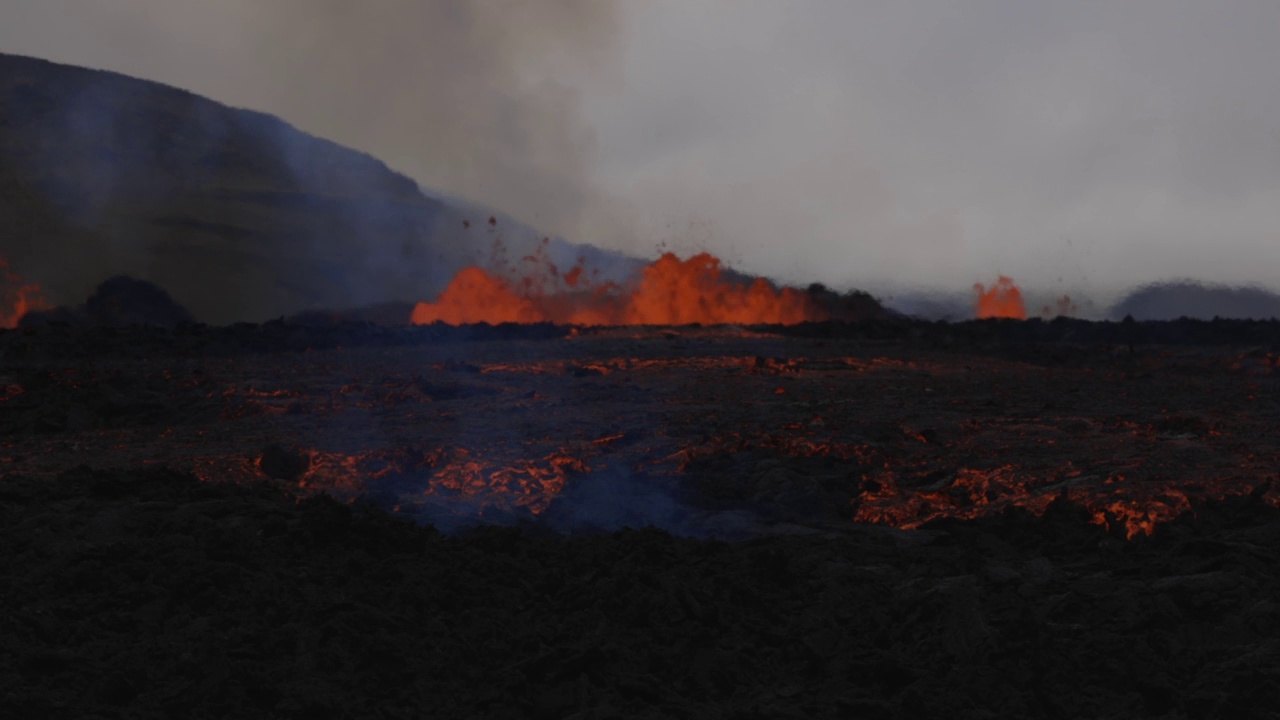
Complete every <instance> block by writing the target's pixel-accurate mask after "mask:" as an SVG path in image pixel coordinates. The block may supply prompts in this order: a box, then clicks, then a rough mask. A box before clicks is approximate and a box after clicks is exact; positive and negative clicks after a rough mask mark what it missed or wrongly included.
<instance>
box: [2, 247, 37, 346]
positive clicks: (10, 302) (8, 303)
mask: <svg viewBox="0 0 1280 720" xmlns="http://www.w3.org/2000/svg"><path fill="white" fill-rule="evenodd" d="M48 307H49V306H48V304H47V303H45V301H44V296H43V294H42V292H41V290H40V286H39V285H38V284H36V283H31V282H27V281H25V280H23V279H22V277H21V276H20V275H18V274H17V273H16V272H14V271H13V270H12V269H11V268H10V267H9V263H8V261H7V260H5V259H4V258H3V257H0V328H15V327H17V326H18V321H19V320H21V319H22V316H23V315H26V314H27V313H29V312H31V311H33V310H46V309H48Z"/></svg>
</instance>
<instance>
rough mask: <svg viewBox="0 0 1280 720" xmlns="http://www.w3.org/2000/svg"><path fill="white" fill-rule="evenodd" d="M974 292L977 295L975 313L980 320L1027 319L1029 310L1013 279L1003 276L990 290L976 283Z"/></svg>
mask: <svg viewBox="0 0 1280 720" xmlns="http://www.w3.org/2000/svg"><path fill="white" fill-rule="evenodd" d="M973 291H974V293H975V294H976V295H977V299H976V300H975V303H974V311H975V314H976V315H977V317H978V319H979V320H985V319H987V318H1013V319H1015V320H1026V319H1027V308H1026V305H1024V304H1023V302H1022V291H1021V290H1019V289H1018V286H1017V285H1016V284H1014V282H1013V278H1010V277H1005V276H1004V275H1001V276H1000V277H999V278H998V279H997V280H996V284H995V285H992V286H991V288H990V289H987V288H986V287H985V286H983V284H982V283H976V284H975V285H974V286H973Z"/></svg>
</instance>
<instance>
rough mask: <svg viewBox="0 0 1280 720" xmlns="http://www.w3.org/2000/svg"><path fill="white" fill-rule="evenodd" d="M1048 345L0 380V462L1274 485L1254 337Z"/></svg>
mask: <svg viewBox="0 0 1280 720" xmlns="http://www.w3.org/2000/svg"><path fill="white" fill-rule="evenodd" d="M1065 357H1066V359H1065V360H1063V361H1061V362H1056V363H1041V364H1032V363H1028V362H1022V361H1019V360H1015V359H1010V358H1008V357H1002V356H1000V355H999V354H992V353H977V352H970V353H962V352H954V353H944V352H938V351H931V350H920V349H912V348H908V347H905V346H903V345H902V344H901V343H897V344H895V343H879V344H877V343H873V342H868V341H853V340H847V341H846V340H829V341H817V340H811V339H809V340H806V339H795V338H781V337H771V336H767V335H761V334H753V333H745V332H738V331H734V330H728V331H725V332H715V331H707V330H700V331H697V332H685V331H674V330H672V331H661V332H658V331H653V332H650V333H642V334H635V333H629V332H600V333H595V334H584V335H580V336H576V337H570V338H565V339H560V340H553V341H495V342H474V343H444V344H439V345H436V346H432V347H422V346H418V347H399V348H383V349H346V350H323V351H312V352H306V353H280V354H261V355H249V356H242V357H237V358H216V359H215V358H189V357H188V358H181V357H179V358H156V359H154V360H145V361H130V360H126V359H111V358H104V359H87V360H82V361H67V362H64V363H62V364H61V365H59V366H57V367H47V366H46V367H39V368H36V367H26V368H23V367H17V366H15V367H13V368H11V369H10V371H9V372H7V374H5V375H4V376H3V377H0V430H3V435H2V436H0V437H2V440H0V469H3V470H4V471H5V472H22V473H24V474H28V475H42V476H46V477H53V476H54V475H56V474H57V473H59V472H61V471H63V470H65V469H67V468H69V467H73V466H76V465H81V464H87V465H91V466H100V467H120V466H131V465H145V464H162V465H168V466H171V467H176V468H180V469H188V470H191V471H193V472H195V473H196V474H198V475H199V476H200V477H202V478H206V479H209V480H225V479H232V480H248V479H255V478H262V477H263V472H264V467H263V464H262V462H261V461H260V457H261V455H262V450H263V448H264V447H266V446H269V445H272V444H276V443H285V444H288V445H289V446H292V447H295V448H297V450H296V453H297V454H298V456H299V457H300V458H301V459H302V462H301V463H300V466H299V468H300V469H299V470H298V471H297V472H296V473H293V474H291V475H288V476H287V477H288V482H290V483H291V484H293V485H294V486H296V487H297V488H298V489H299V490H300V491H302V492H303V493H304V494H305V493H310V492H318V491H324V492H328V493H331V494H334V495H336V496H338V497H340V498H344V499H347V500H353V499H355V498H358V497H366V498H371V499H375V500H376V501H377V502H379V503H380V504H383V505H386V506H388V507H392V508H395V509H397V510H398V511H399V512H403V513H407V514H410V515H413V516H415V517H419V518H421V519H424V520H432V521H434V519H438V518H440V517H442V514H443V515H451V516H454V517H459V518H471V519H474V520H477V521H495V522H505V521H509V520H511V519H512V518H513V517H514V518H524V519H526V520H530V521H533V520H535V519H536V518H537V517H538V516H539V515H542V514H544V513H547V512H548V511H549V510H550V509H551V508H553V507H554V506H555V503H556V501H557V499H558V498H564V497H566V496H568V495H572V493H571V492H569V490H571V489H572V488H575V487H588V486H591V487H596V488H600V489H602V490H603V491H605V492H607V491H608V488H609V485H608V483H613V482H616V481H617V479H618V478H620V477H621V478H640V479H642V480H643V482H644V483H646V484H647V486H650V487H652V488H655V491H657V492H661V493H664V494H665V495H666V496H669V497H671V498H674V499H675V500H676V501H678V502H679V503H681V505H682V507H686V508H689V509H690V511H691V512H696V513H717V512H724V511H739V510H746V511H749V512H750V513H752V514H753V515H754V516H756V517H759V518H762V519H763V520H764V521H766V522H769V523H785V524H790V525H803V526H809V527H828V528H829V527H831V526H832V525H833V524H838V523H841V522H851V521H852V522H871V523H883V524H889V525H894V526H897V527H901V528H916V527H920V526H921V525H924V524H926V523H928V522H930V521H933V520H938V519H943V518H972V517H978V516H982V515H986V514H990V513H997V512H1002V511H1004V510H1005V509H1007V508H1011V507H1022V508H1026V509H1028V510H1030V511H1032V512H1035V513H1039V512H1043V511H1044V510H1045V508H1047V507H1048V506H1049V504H1050V503H1051V502H1053V501H1054V500H1055V499H1058V498H1065V499H1067V500H1070V501H1072V502H1074V503H1076V504H1079V505H1082V506H1083V507H1085V508H1086V509H1087V510H1088V512H1089V513H1090V514H1091V516H1092V518H1093V521H1094V522H1096V523H1098V524H1103V525H1106V526H1108V527H1109V528H1111V529H1112V530H1114V531H1115V532H1116V533H1117V534H1118V535H1121V536H1126V537H1134V536H1137V535H1141V534H1149V533H1150V532H1151V531H1152V530H1153V529H1154V528H1155V526H1156V525H1157V524H1158V523H1160V522H1162V521H1166V520H1170V519H1172V518H1174V517H1176V516H1177V515H1179V514H1180V513H1182V512H1185V511H1187V510H1189V509H1191V508H1192V506H1193V501H1195V500H1197V499H1207V498H1220V497H1225V496H1229V495H1243V494H1249V493H1254V494H1256V495H1258V496H1259V497H1262V498H1263V499H1264V500H1266V501H1267V502H1270V503H1272V504H1276V503H1277V502H1278V501H1280V493H1278V491H1277V490H1276V489H1275V485H1274V480H1275V479H1276V468H1277V467H1280V464H1278V461H1280V457H1278V452H1277V445H1276V443H1275V442H1274V440H1273V439H1272V437H1273V433H1272V429H1273V428H1274V427H1275V423H1276V420H1277V418H1276V414H1277V406H1276V404H1275V402H1274V401H1273V400H1271V399H1269V396H1268V394H1267V391H1268V390H1269V389H1270V388H1271V384H1272V383H1274V380H1275V378H1276V377H1277V373H1278V372H1280V362H1278V361H1277V360H1276V358H1275V357H1273V355H1272V354H1265V355H1260V354H1258V353H1245V354H1239V353H1228V352H1225V351H1222V350H1214V349H1204V348H1190V349H1187V348H1183V349H1167V350H1159V351H1157V350H1150V351H1149V352H1148V353H1147V354H1146V355H1144V356H1143V357H1142V358H1139V359H1137V360H1135V359H1132V358H1130V357H1128V356H1127V355H1124V354H1117V353H1111V352H1110V351H1108V350H1105V349H1101V348H1077V349H1076V350H1074V351H1072V353H1068V355H1067V356H1065Z"/></svg>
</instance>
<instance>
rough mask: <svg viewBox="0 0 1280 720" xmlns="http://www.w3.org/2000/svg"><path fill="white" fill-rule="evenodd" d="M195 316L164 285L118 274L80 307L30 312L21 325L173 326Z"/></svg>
mask: <svg viewBox="0 0 1280 720" xmlns="http://www.w3.org/2000/svg"><path fill="white" fill-rule="evenodd" d="M193 322H195V319H194V318H193V317H192V316H191V313H189V312H187V309H186V308H184V307H182V306H181V305H179V304H178V303H177V302H176V301H175V300H174V299H173V298H172V297H170V295H169V293H168V292H166V291H165V290H164V289H163V288H161V287H159V286H158V285H155V284H154V283H150V282H147V281H146V280H138V279H137V278H132V277H129V276H127V275H117V276H115V277H113V278H110V279H108V280H106V281H104V282H103V283H102V284H101V285H99V286H98V289H97V290H95V291H94V293H93V295H90V296H89V299H88V300H85V302H84V305H82V306H80V307H74V308H68V307H58V308H54V309H52V310H41V311H34V312H30V313H27V314H26V315H24V316H23V318H22V320H21V321H20V322H19V326H20V327H38V326H44V325H49V324H51V323H62V324H68V325H75V326H96V327H128V326H131V325H154V326H156V327H164V328H172V327H175V326H177V325H182V324H184V323H193Z"/></svg>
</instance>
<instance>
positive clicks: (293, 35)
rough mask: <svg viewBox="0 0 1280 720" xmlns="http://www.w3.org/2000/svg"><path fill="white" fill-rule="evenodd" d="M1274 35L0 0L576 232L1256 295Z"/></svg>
mask: <svg viewBox="0 0 1280 720" xmlns="http://www.w3.org/2000/svg"><path fill="white" fill-rule="evenodd" d="M370 8H373V9H370ZM1277 30H1280V3H1276V2H1274V1H1264V0H1258V1H1256V2H1255V1H1252V0H1234V1H1231V2H1209V1H1208V0H1202V1H1200V2H1188V1H1186V0H1124V1H1123V2H1105V3H1104V2H1048V1H1047V0H1046V1H1035V0H1030V1H1029V0H965V1H963V2H960V1H956V2H944V1H941V0H939V1H926V0H913V1H912V2H901V1H900V0H899V1H893V0H884V1H882V2H873V1H870V0H858V1H857V2H852V1H849V0H830V1H821V0H775V1H771V2H764V1H757V0H733V1H732V2H731V1H730V0H636V1H635V2H625V3H622V2H619V3H607V2H602V1H596V0H579V2H574V3H567V2H558V3H552V2H530V1H529V0H524V1H519V0H505V1H504V0H494V1H493V2H484V1H478V2H458V3H422V2H390V1H384V2H378V1H376V0H375V1H372V2H365V3H344V2H336V1H326V2H319V1H313V0H306V1H302V0H291V1H289V2H284V1H276V2H261V1H250V0H239V1H230V0H227V1H223V2H219V3H198V2H188V1H179V0H118V1H116V2H111V3H92V4H90V3H71V2H61V1H54V0H38V1H32V2H9V3H7V4H6V5H5V9H3V10H0V49H3V50H4V51H8V52H18V53H23V54H30V55H36V56H40V57H47V58H49V59H52V60H57V61H62V62H72V63H76V64H83V65H90V66H95V67H104V68H107V69H113V70H119V71H122V72H126V73H129V74H132V75H137V76H140V77H145V78H149V79H155V80H160V81H163V82H167V83H170V84H175V85H179V86H183V87H187V88H189V89H191V90H193V91H195V92H198V93H201V94H205V95H209V96H211V97H213V98H214V99H217V100H221V101H224V102H228V103H231V104H234V105H239V106H247V107H253V108H256V109H261V110H265V111H268V112H272V113H275V114H278V115H280V116H281V117H283V118H284V119H285V120H287V121H289V122H291V123H293V124H295V125H297V126H299V127H301V128H302V129H304V130H308V131H310V132H314V133H316V134H320V135H323V136H326V137H330V138H332V139H334V140H337V141H339V142H342V143H345V144H348V145H352V146H355V147H358V148H360V149H364V150H367V151H369V152H372V153H374V154H375V155H378V156H379V157H381V158H383V159H384V160H386V161H387V162H388V163H389V164H390V165H392V166H393V167H395V168H397V169H400V170H402V171H405V172H407V173H409V174H410V175H413V176H414V177H415V178H417V179H419V180H420V181H421V182H422V183H423V184H425V185H429V186H432V187H436V188H439V189H442V190H444V191H447V192H454V193H458V194H462V195H466V196H469V197H472V198H473V199H476V200H480V201H485V202H489V203H493V204H495V205H498V206H499V207H501V208H503V209H505V210H508V211H510V212H512V213H513V214H515V215H517V216H521V217H525V218H527V219H529V220H531V221H534V222H535V223H541V224H544V225H545V226H548V229H550V230H560V231H564V232H566V233H570V234H573V235H574V236H575V238H574V239H581V240H586V241H591V242H595V243H597V244H599V245H602V246H606V247H614V248H619V249H624V250H628V251H632V252H639V253H642V254H646V255H652V254H653V252H654V250H655V248H656V246H657V245H658V243H660V242H664V241H665V242H666V243H667V244H668V245H669V246H671V247H674V248H676V249H678V250H695V249H703V248H706V249H710V250H712V251H714V252H716V253H718V254H720V255H722V256H723V257H725V258H726V259H728V260H730V261H731V262H733V263H734V264H736V265H739V266H741V267H742V268H743V269H746V270H749V271H755V272H763V273H766V274H769V275H772V276H775V277H780V278H782V279H785V280H791V281H810V280H820V281H824V282H827V283H830V284H833V285H836V286H849V285H854V284H856V285H859V286H863V287H870V288H872V289H877V288H887V287H890V286H901V285H939V286H946V287H953V288H966V287H968V286H969V285H971V284H972V283H973V282H975V281H986V282H989V281H990V280H991V279H992V278H993V276H994V275H995V273H997V272H1003V273H1005V274H1009V275H1012V276H1013V277H1014V278H1016V279H1017V280H1018V281H1019V282H1021V283H1022V284H1023V285H1024V286H1026V287H1029V288H1037V289H1040V290H1043V291H1044V292H1056V291H1057V290H1058V289H1062V290H1077V289H1079V288H1082V287H1083V288H1088V289H1092V290H1096V291H1112V290H1116V289H1119V288H1121V287H1125V286H1129V285H1133V284H1137V283H1142V282H1148V281H1154V280H1159V279H1163V278H1169V277H1187V276H1189V277H1195V278H1199V279H1202V280H1207V281H1222V282H1232V283H1244V282H1258V283H1262V284H1266V285H1270V286H1276V285H1278V284H1280V123H1278V122H1277V120H1278V119H1280V83H1276V82H1275V81H1274V80H1273V79H1272V77H1273V76H1274V74H1275V69H1276V68H1280V43H1278V42H1276V41H1275V36H1276V32H1277ZM1059 278H1061V279H1060V280H1059Z"/></svg>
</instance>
